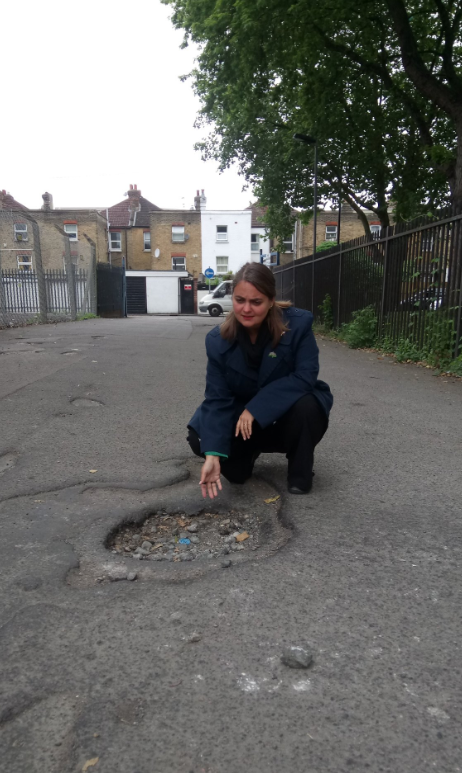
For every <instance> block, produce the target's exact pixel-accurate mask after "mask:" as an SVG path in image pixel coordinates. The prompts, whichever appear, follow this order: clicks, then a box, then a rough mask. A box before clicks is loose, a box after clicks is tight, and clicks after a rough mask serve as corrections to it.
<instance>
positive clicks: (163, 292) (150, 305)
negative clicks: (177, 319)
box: [127, 271, 188, 314]
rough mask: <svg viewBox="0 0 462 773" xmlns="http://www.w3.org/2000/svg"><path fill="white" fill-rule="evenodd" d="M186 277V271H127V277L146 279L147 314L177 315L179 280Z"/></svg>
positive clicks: (178, 307) (178, 310) (178, 308)
mask: <svg viewBox="0 0 462 773" xmlns="http://www.w3.org/2000/svg"><path fill="white" fill-rule="evenodd" d="M187 275H188V273H187V271H175V272H172V271H169V272H167V271H127V276H128V277H130V276H144V277H146V305H147V313H148V314H179V312H180V283H179V279H180V277H186V276H187Z"/></svg>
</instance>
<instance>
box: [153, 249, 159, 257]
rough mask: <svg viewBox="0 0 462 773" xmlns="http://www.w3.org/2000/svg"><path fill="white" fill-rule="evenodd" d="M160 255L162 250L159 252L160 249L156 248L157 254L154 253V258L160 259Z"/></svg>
mask: <svg viewBox="0 0 462 773" xmlns="http://www.w3.org/2000/svg"><path fill="white" fill-rule="evenodd" d="M159 255H160V250H159V248H158V247H156V249H155V252H154V257H155V258H158V257H159Z"/></svg>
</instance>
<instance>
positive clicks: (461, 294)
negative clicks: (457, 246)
mask: <svg viewBox="0 0 462 773" xmlns="http://www.w3.org/2000/svg"><path fill="white" fill-rule="evenodd" d="M461 324H462V261H461V267H460V275H459V291H458V298H457V321H456V337H455V341H454V359H456V358H457V357H458V356H459V353H460V345H461V336H462V329H461ZM461 353H462V352H461Z"/></svg>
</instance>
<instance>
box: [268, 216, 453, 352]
mask: <svg viewBox="0 0 462 773" xmlns="http://www.w3.org/2000/svg"><path fill="white" fill-rule="evenodd" d="M273 270H274V274H275V279H276V291H277V297H278V298H280V299H283V300H290V301H292V302H293V304H294V305H295V306H298V307H300V308H303V309H309V310H311V311H312V312H313V313H314V316H315V318H316V317H319V307H320V306H321V304H322V303H323V301H324V300H325V298H326V295H329V296H330V298H331V302H332V314H333V323H334V327H336V328H338V327H340V326H341V325H342V324H344V323H348V322H350V321H351V319H352V316H353V314H354V312H356V311H359V310H361V309H364V308H366V307H368V306H372V307H373V308H374V310H375V312H376V315H377V319H378V331H377V332H378V337H379V339H387V340H388V341H389V342H391V343H393V344H397V343H398V342H399V341H400V340H403V339H409V340H410V341H412V343H413V344H414V345H415V346H416V347H419V348H420V350H424V349H425V347H427V348H429V347H431V345H432V342H434V339H435V336H439V337H441V336H444V337H445V342H446V343H445V342H444V341H440V346H442V345H446V346H447V347H449V349H450V351H451V353H452V356H457V355H458V354H459V353H460V351H461V349H462V341H461V336H462V329H461V295H462V213H461V212H459V211H451V212H446V213H443V214H442V215H441V216H440V217H439V218H438V219H437V218H434V217H426V218H419V219H418V220H415V221H413V222H412V223H398V224H396V225H394V226H391V227H390V228H386V229H383V230H382V232H381V233H380V234H379V235H378V236H376V235H375V234H374V237H373V238H372V239H371V240H368V239H366V237H363V238H360V239H355V240H353V241H350V242H346V243H344V244H340V245H335V246H333V247H332V248H331V249H329V250H326V251H323V252H320V253H317V254H316V256H315V258H314V260H313V256H312V255H310V256H308V257H306V258H302V259H300V260H295V261H292V262H291V263H289V264H286V265H284V266H279V267H276V268H274V269H273ZM448 351H449V350H448Z"/></svg>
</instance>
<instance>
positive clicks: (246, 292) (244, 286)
mask: <svg viewBox="0 0 462 773" xmlns="http://www.w3.org/2000/svg"><path fill="white" fill-rule="evenodd" d="M273 302H274V298H268V296H267V295H263V293H261V292H260V291H259V290H257V288H256V287H255V286H254V285H253V284H251V283H250V282H239V283H238V284H237V285H236V287H235V288H234V293H233V311H234V314H235V316H236V319H237V321H238V322H240V323H241V325H243V326H244V327H245V328H247V330H258V328H259V327H260V325H261V324H262V322H263V321H264V320H265V318H266V315H267V314H268V311H269V310H270V308H271V306H272V305H273Z"/></svg>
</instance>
